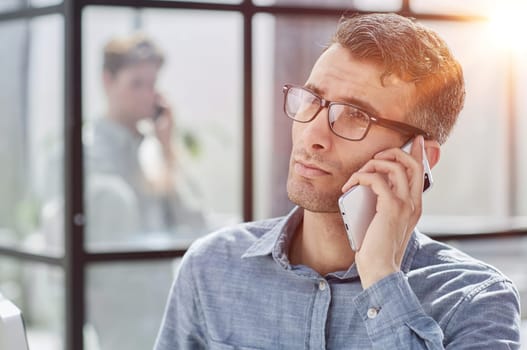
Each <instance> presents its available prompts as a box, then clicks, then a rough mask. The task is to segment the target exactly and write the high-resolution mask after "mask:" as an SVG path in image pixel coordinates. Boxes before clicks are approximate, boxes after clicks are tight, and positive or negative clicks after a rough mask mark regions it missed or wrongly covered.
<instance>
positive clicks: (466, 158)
mask: <svg viewBox="0 0 527 350" xmlns="http://www.w3.org/2000/svg"><path fill="white" fill-rule="evenodd" d="M372 11H374V12H385V11H386V12H398V13H400V14H403V15H406V16H410V17H414V18H416V20H417V21H419V22H422V23H424V24H426V25H428V26H430V27H432V28H434V29H435V30H437V31H438V32H439V33H440V34H441V35H442V36H443V38H444V39H445V40H446V41H447V43H448V44H449V45H450V47H451V49H452V50H453V52H454V54H455V56H456V57H457V58H458V59H459V60H460V62H461V64H462V66H463V67H464V73H465V80H466V88H467V97H466V103H465V108H464V110H463V112H462V113H461V116H460V119H459V122H458V123H457V126H456V127H455V129H454V132H453V133H452V135H451V136H450V138H449V140H448V141H447V142H446V144H445V145H444V146H443V148H442V159H441V162H440V163H439V165H438V166H437V167H436V168H434V170H433V173H434V178H435V185H434V188H433V189H432V190H431V191H429V192H428V193H426V194H425V195H424V205H425V208H424V215H423V217H422V219H421V221H420V223H419V225H418V227H419V228H420V229H421V231H422V232H424V233H427V234H429V235H431V236H433V237H437V238H438V239H441V240H443V241H447V242H449V243H451V244H453V245H455V246H457V247H459V248H460V249H462V250H463V251H465V252H468V253H470V254H472V255H473V256H475V257H478V258H480V259H482V260H484V261H486V262H488V263H491V264H493V265H495V266H496V267H498V268H499V269H500V270H502V271H503V272H504V273H505V274H507V275H508V276H509V277H510V278H511V279H512V280H513V281H514V282H515V283H516V286H517V287H518V289H519V291H520V294H521V296H522V298H523V300H527V274H526V273H525V269H524V268H523V266H525V264H526V262H527V241H526V237H527V183H526V181H525V179H526V178H527V161H525V160H526V159H527V138H526V137H525V135H527V99H526V98H525V97H526V95H525V91H526V90H527V41H525V38H524V37H522V36H523V33H526V32H527V26H526V21H525V20H524V19H523V18H522V17H523V16H525V14H526V13H527V2H526V1H525V0H518V1H514V0H508V1H497V0H496V1H491V0H486V1H485V0H464V1H456V0H319V1H316V0H253V1H251V0H228V1H220V0H210V1H203V2H189V1H185V2H184V1H168V0H166V1H165V0H2V1H0V42H1V43H2V44H1V45H0V72H1V75H0V76H1V77H2V79H1V80H0V164H1V168H2V170H1V171H0V293H2V294H3V295H4V296H6V297H7V298H9V299H11V300H12V301H14V302H15V303H16V304H17V305H18V306H19V307H20V308H21V309H22V311H23V313H24V315H25V321H26V326H27V331H28V338H29V344H30V347H31V349H32V350H48V349H53V350H60V349H68V350H72V349H75V350H82V349H86V350H105V349H110V348H111V345H110V344H115V343H112V341H114V342H115V341H122V343H121V345H122V344H126V346H123V345H122V346H121V347H119V348H123V349H124V348H126V349H148V348H151V347H152V345H153V342H154V340H155V336H156V332H157V329H158V327H159V325H160V322H161V318H162V315H163V309H164V305H165V301H166V298H167V295H168V292H169V288H170V284H171V281H172V277H173V275H174V271H175V269H177V262H178V259H180V258H181V256H182V255H183V254H184V252H185V250H186V248H187V247H188V246H189V244H190V243H191V242H192V241H193V240H194V239H196V238H197V237H200V236H202V235H204V234H207V233H208V232H210V231H211V230H214V229H215V228H218V227H221V226H224V225H231V224H235V223H237V222H241V221H245V220H256V219H262V218H268V217H272V216H278V215H283V214H285V213H287V211H288V210H289V209H290V208H291V207H292V204H291V203H290V202H289V201H288V200H287V196H286V192H285V179H286V176H287V168H288V159H289V152H290V147H291V144H290V133H289V128H290V125H291V122H290V121H289V120H288V119H287V118H286V117H285V116H284V115H283V112H282V91H281V87H282V86H283V84H285V83H297V84H303V82H304V81H305V79H306V78H307V75H308V74H309V71H310V68H311V67H312V65H313V63H314V62H315V60H316V58H317V57H318V55H319V54H320V53H321V50H322V49H323V48H324V46H325V44H327V43H328V40H329V38H330V35H331V34H332V32H333V31H334V29H335V26H336V23H337V21H338V19H339V17H340V15H341V14H342V13H343V12H372ZM137 31H140V32H142V33H144V34H145V35H147V36H148V37H150V38H151V39H152V40H154V41H155V42H156V43H157V44H158V46H159V47H160V48H161V49H162V51H163V53H164V55H165V64H164V65H163V67H162V68H161V71H160V73H159V77H158V82H157V89H158V90H159V91H160V93H162V94H163V96H164V97H165V99H166V101H167V102H168V104H169V105H170V106H171V108H172V110H173V114H174V120H175V128H174V132H173V142H174V144H175V145H176V146H177V165H178V166H177V175H174V176H177V181H176V183H177V186H178V194H179V195H180V196H181V198H183V200H184V201H185V203H187V204H188V206H190V207H192V208H194V209H195V210H198V211H199V212H200V213H201V215H202V217H203V220H204V221H205V222H206V225H205V226H204V227H202V228H201V229H193V228H192V227H188V226H185V225H177V223H176V224H175V225H174V226H173V227H172V228H171V229H170V230H159V231H155V232H142V233H140V234H130V235H121V236H119V238H118V239H112V237H111V232H110V233H108V236H106V237H102V238H101V237H100V238H99V239H92V238H91V237H90V234H89V232H91V231H90V230H91V228H94V227H97V225H98V223H97V222H94V219H92V218H91V216H90V213H89V212H87V210H89V209H88V208H90V203H89V201H90V200H92V199H91V197H90V196H89V195H88V193H87V191H88V188H89V185H90V183H92V182H93V181H94V178H93V176H92V175H91V174H89V172H88V171H87V169H86V166H85V161H84V159H85V155H86V150H87V149H89V147H91V146H92V144H93V142H94V138H93V132H94V125H95V124H96V123H97V120H98V119H100V118H102V117H103V116H104V113H105V111H106V99H105V96H104V89H103V86H102V57H103V55H102V52H103V48H104V45H105V44H106V43H107V42H108V40H110V39H111V38H114V37H116V36H119V35H125V34H128V33H133V32H137ZM142 128H143V129H142V130H144V135H145V138H144V141H143V142H142V144H141V146H140V149H139V152H138V157H139V160H140V163H141V164H142V165H143V167H144V169H145V172H146V174H147V176H155V172H156V169H157V167H158V163H159V156H158V153H159V145H158V144H157V143H156V140H155V137H153V135H152V127H151V125H149V124H148V122H145V123H144V125H143V126H142ZM92 204H94V205H96V204H95V203H92ZM114 209H115V210H116V214H115V215H119V214H118V213H121V214H122V213H126V212H124V211H122V210H121V211H120V210H118V209H120V208H109V210H114ZM118 219H119V220H118V221H122V222H127V221H129V220H132V219H133V218H130V217H127V216H126V215H123V216H121V217H118ZM525 305H526V303H525V302H524V303H523V313H522V314H523V317H524V318H525V317H527V316H526V315H527V313H526V312H525ZM467 317H477V315H467ZM524 328H525V327H524ZM524 333H525V332H524ZM114 348H115V347H114Z"/></svg>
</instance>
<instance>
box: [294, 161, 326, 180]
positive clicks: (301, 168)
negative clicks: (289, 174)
mask: <svg viewBox="0 0 527 350" xmlns="http://www.w3.org/2000/svg"><path fill="white" fill-rule="evenodd" d="M293 167H294V171H295V173H297V174H298V175H300V176H303V177H309V178H312V177H318V176H326V175H329V174H330V172H328V171H326V170H324V169H323V168H322V167H320V166H318V165H316V164H313V163H309V162H303V161H299V160H295V161H294V163H293Z"/></svg>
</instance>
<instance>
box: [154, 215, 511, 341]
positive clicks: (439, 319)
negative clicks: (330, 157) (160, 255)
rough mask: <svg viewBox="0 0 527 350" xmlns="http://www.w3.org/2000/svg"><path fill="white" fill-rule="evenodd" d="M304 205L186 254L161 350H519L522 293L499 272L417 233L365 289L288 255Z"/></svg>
mask: <svg viewBox="0 0 527 350" xmlns="http://www.w3.org/2000/svg"><path fill="white" fill-rule="evenodd" d="M302 218H303V211H302V209H299V208H296V209H294V210H293V211H292V212H291V213H290V214H289V215H288V216H287V217H285V218H277V219H270V220H265V221H259V222H252V223H246V224H242V225H239V226H237V227H234V228H229V229H224V230H222V231H219V232H216V233H213V234H211V235H209V236H207V237H204V238H202V239H200V240H198V241H196V242H195V243H194V244H193V245H192V246H191V248H190V249H189V250H188V252H187V253H186V254H185V256H184V258H183V260H182V262H181V265H180V269H179V272H178V275H177V277H176V279H175V282H174V284H173V287H172V290H171V294H170V297H169V300H168V304H167V309H166V313H165V317H164V319H163V323H162V326H161V329H160V333H159V335H158V339H157V341H156V345H155V349H156V350H169V349H273V350H277V349H390V350H391V349H444V348H446V349H478V350H481V349H492V350H499V349H518V348H519V323H520V316H519V314H520V312H519V296H518V292H517V290H516V289H515V287H514V286H513V284H512V282H511V281H510V280H509V279H507V278H506V277H505V276H504V275H502V274H501V273H500V272H499V271H497V270H496V269H494V268H493V267H491V266H489V265H486V264H484V263H482V262H480V261H477V260H475V259H473V258H471V257H469V256H467V255H465V254H463V253H461V252H460V251H458V250H456V249H454V248H452V247H449V246H447V245H445V244H442V243H438V242H435V241H433V240H431V239H430V238H428V237H426V236H424V235H422V234H420V233H418V232H414V233H413V235H412V238H411V240H410V243H409V245H408V248H407V250H406V252H405V256H404V259H403V262H402V266H401V271H400V272H397V273H394V274H392V275H389V276H387V277H385V278H384V279H382V280H380V281H378V282H377V283H375V284H374V285H372V286H371V287H369V288H367V289H366V290H364V289H363V288H362V287H361V283H360V278H359V276H358V274H357V269H356V267H355V265H354V264H353V265H352V266H351V267H350V268H349V269H348V270H347V271H337V272H334V273H330V274H328V275H326V276H321V275H319V274H318V273H317V272H315V271H314V270H312V269H310V268H308V267H306V266H302V265H297V266H294V265H291V264H290V263H289V260H288V257H287V252H288V247H289V244H290V242H291V238H292V236H293V234H294V232H295V229H296V227H297V225H298V224H299V223H300V222H301V220H302Z"/></svg>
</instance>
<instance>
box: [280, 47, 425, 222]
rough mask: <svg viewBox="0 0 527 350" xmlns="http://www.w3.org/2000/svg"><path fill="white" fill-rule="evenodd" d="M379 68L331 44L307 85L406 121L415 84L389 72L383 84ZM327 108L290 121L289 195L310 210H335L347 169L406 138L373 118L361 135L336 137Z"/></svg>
mask: <svg viewBox="0 0 527 350" xmlns="http://www.w3.org/2000/svg"><path fill="white" fill-rule="evenodd" d="M382 73H383V67H380V66H378V65H376V64H374V63H371V62H366V61H359V60H357V59H355V58H354V57H353V56H352V55H351V53H349V52H348V50H347V49H345V48H343V47H342V46H340V45H338V44H334V45H332V46H331V47H330V48H329V49H328V50H326V51H325V52H324V53H323V54H322V55H321V56H320V58H319V59H318V61H317V62H316V63H315V66H314V67H313V70H312V71H311V75H310V76H309V79H308V80H307V82H306V87H308V88H309V89H311V90H313V91H315V92H317V93H318V94H319V95H321V96H322V97H324V98H325V99H327V100H329V101H334V102H349V103H352V104H356V105H359V106H368V107H366V108H365V109H366V110H369V111H374V112H376V114H377V115H378V116H380V117H383V118H387V119H391V120H396V121H400V122H404V116H405V115H406V113H407V112H408V111H409V110H410V108H411V107H412V98H413V97H414V96H415V85H414V84H412V83H407V82H404V81H403V80H401V79H399V78H397V77H396V76H388V77H386V78H385V80H384V86H383V85H382V84H381V79H380V77H381V74H382ZM327 111H328V110H327V108H324V109H323V110H322V111H320V113H319V114H318V115H317V117H316V118H315V119H314V120H312V121H311V122H309V123H298V122H293V127H292V140H293V149H292V152H291V160H290V163H289V176H288V180H287V192H288V195H289V199H290V200H291V201H293V202H294V203H296V204H298V205H299V206H301V207H303V208H305V209H307V210H310V211H314V212H337V211H338V205H337V201H338V198H339V196H340V195H341V194H342V192H341V188H342V186H343V185H344V183H345V182H346V181H347V180H348V178H349V177H350V176H351V174H353V173H354V172H355V171H357V170H358V169H360V167H362V165H364V164H365V163H366V162H367V161H368V160H369V159H371V158H372V157H373V156H374V155H375V154H376V153H378V152H380V151H382V150H384V149H387V148H391V147H400V146H402V144H403V142H404V137H403V135H401V134H399V133H397V132H396V131H393V130H390V129H386V128H383V127H380V126H376V125H374V124H373V125H372V126H371V127H370V131H369V132H368V135H367V136H366V138H364V139H363V140H362V141H348V140H345V139H343V138H340V137H338V136H337V135H335V134H334V133H333V132H332V131H331V129H330V127H329V124H328V116H327Z"/></svg>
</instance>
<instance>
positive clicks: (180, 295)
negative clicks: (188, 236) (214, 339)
mask: <svg viewBox="0 0 527 350" xmlns="http://www.w3.org/2000/svg"><path fill="white" fill-rule="evenodd" d="M193 281H194V279H193V276H192V248H189V250H188V251H187V253H186V254H185V256H184V257H183V259H182V261H181V265H180V266H179V270H178V273H177V276H176V278H175V280H174V283H173V284H172V288H171V291H170V295H169V297H168V302H167V306H166V309H165V315H164V317H163V321H162V323H161V328H160V330H159V334H158V336H157V340H156V344H155V346H154V349H155V350H175V349H181V350H184V349H185V350H186V349H189V350H194V349H196V350H199V349H206V348H207V344H206V340H205V336H204V334H205V329H204V319H203V315H202V312H201V308H200V303H199V296H198V293H197V290H196V286H195V284H194V282H193Z"/></svg>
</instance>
